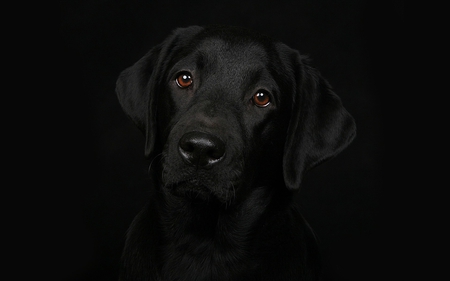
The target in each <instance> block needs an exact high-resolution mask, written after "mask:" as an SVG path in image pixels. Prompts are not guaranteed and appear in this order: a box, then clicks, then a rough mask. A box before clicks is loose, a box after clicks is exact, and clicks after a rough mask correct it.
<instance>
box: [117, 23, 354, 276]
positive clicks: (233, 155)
mask: <svg viewBox="0 0 450 281" xmlns="http://www.w3.org/2000/svg"><path fill="white" fill-rule="evenodd" d="M180 73H187V74H189V75H190V76H191V77H192V78H193V80H192V81H193V82H192V85H190V86H189V87H187V88H180V86H179V85H178V84H177V82H176V79H177V77H179V76H180ZM116 91H117V95H118V97H119V101H120V103H121V105H122V107H123V109H124V111H125V112H126V113H127V115H128V116H129V117H130V118H131V119H132V120H133V121H134V123H135V124H136V125H137V126H138V127H139V128H140V129H141V130H142V131H143V132H144V134H145V135H146V144H145V155H146V156H147V157H149V158H150V159H151V160H152V164H151V170H150V171H151V174H152V175H153V177H152V178H153V184H152V186H151V189H152V196H151V198H150V202H149V204H148V206H147V207H146V208H144V209H143V210H142V212H141V213H140V214H138V215H137V216H136V218H135V219H134V221H133V223H132V224H131V226H130V229H129V231H128V234H127V240H126V245H125V249H124V252H123V256H122V268H121V274H120V280H160V281H163V280H164V281H175V280H179V281H182V280H186V281H196V280H198V281H201V280H210V281H222V280H223V281H225V280H230V281H231V280H233V281H237V280H245V281H249V280H271V281H273V280H318V276H319V267H320V266H319V257H318V251H317V246H316V243H315V238H314V234H313V232H312V231H311V229H310V228H309V226H308V224H307V223H306V221H305V220H304V219H303V218H302V216H301V215H300V213H299V212H298V211H297V209H296V208H295V207H294V204H293V202H292V198H293V194H294V193H295V192H296V191H297V190H298V189H299V187H300V184H301V180H302V176H303V174H304V173H305V171H307V170H308V169H310V168H312V167H314V166H316V165H318V164H320V163H321V162H323V161H325V160H327V159H329V158H331V157H333V156H335V155H336V154H337V153H339V152H340V151H341V150H342V149H344V148H345V147H346V146H347V145H348V144H349V143H350V142H351V141H352V140H353V138H354V136H355V123H354V120H353V118H352V117H351V116H350V114H349V113H348V112H347V111H346V110H345V109H344V107H343V106H342V104H341V101H340V99H339V97H338V96H337V95H335V94H334V93H333V92H332V90H331V88H330V86H329V85H328V83H327V82H326V81H325V80H324V79H323V78H322V76H321V75H320V74H319V72H318V71H317V70H315V69H314V68H312V67H311V66H310V65H309V64H308V62H307V59H306V58H305V57H304V56H302V55H300V54H299V53H298V52H297V51H295V50H293V49H291V48H289V47H287V46H286V45H284V44H282V43H279V42H275V41H272V40H271V39H269V38H267V37H264V36H261V35H256V34H254V33H252V32H249V31H247V30H244V29H239V28H232V27H206V28H203V27H198V26H193V27H188V28H180V29H177V30H175V31H174V32H173V34H172V35H170V36H169V37H168V38H167V39H166V40H165V41H164V42H163V43H161V44H160V45H158V46H156V47H154V48H153V49H151V50H150V51H149V52H148V53H147V54H146V55H145V56H144V57H143V58H142V59H140V60H139V61H138V62H136V64H134V65H133V66H131V67H130V68H128V69H126V70H124V71H123V72H122V73H121V75H120V77H119V79H118V81H117V88H116ZM258 92H263V93H264V95H269V97H270V103H269V104H268V105H267V106H265V107H258V106H257V105H256V104H255V102H254V100H253V96H254V95H255V94H256V93H258Z"/></svg>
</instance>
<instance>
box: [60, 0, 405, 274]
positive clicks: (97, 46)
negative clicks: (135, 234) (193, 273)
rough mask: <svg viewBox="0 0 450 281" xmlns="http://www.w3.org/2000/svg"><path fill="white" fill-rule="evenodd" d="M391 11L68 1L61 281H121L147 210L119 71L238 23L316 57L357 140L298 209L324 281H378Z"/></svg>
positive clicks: (311, 182)
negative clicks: (318, 252) (205, 30)
mask: <svg viewBox="0 0 450 281" xmlns="http://www.w3.org/2000/svg"><path fill="white" fill-rule="evenodd" d="M377 3H378V2H377ZM388 3H389V4H386V5H382V4H373V3H370V2H369V1H333V0H328V1H326V0H321V1H303V0H293V1H261V0H259V1H242V0H240V1H235V0H233V1H194V0H192V1H187V0H184V1H180V0H171V1H134V0H133V1H113V0H103V1H93V0H84V1H81V0H79V1H64V2H62V3H61V24H60V33H61V43H62V50H63V51H64V52H63V55H62V56H61V58H60V63H61V67H60V68H59V70H60V72H61V73H60V75H61V81H62V84H63V85H62V87H61V93H60V94H61V96H64V99H63V100H61V102H62V103H63V104H62V105H61V106H62V108H67V109H68V110H70V113H68V114H66V115H65V117H64V118H66V119H67V120H68V121H69V122H68V123H66V122H64V124H70V125H64V126H70V129H69V130H67V131H68V132H70V133H69V134H70V140H71V142H70V146H71V155H70V157H71V159H70V162H71V163H77V164H72V166H71V169H72V170H71V171H70V179H69V180H66V182H68V183H69V185H68V187H65V188H67V189H68V190H69V191H67V192H66V193H64V195H62V196H63V197H62V198H61V201H63V202H64V204H63V205H64V206H63V207H61V208H60V209H59V210H58V211H57V212H58V213H59V214H62V219H58V220H55V224H56V226H57V227H59V228H60V229H61V233H62V235H61V242H62V243H61V244H59V247H60V249H59V250H60V253H59V255H58V258H57V259H58V262H57V268H58V269H59V270H58V272H57V273H58V275H59V277H60V279H62V280H116V279H117V274H118V262H119V258H120V255H121V250H122V247H123V245H124V238H125V232H126V230H127V228H128V226H129V224H130V223H131V221H132V219H133V217H134V216H135V215H136V214H137V212H138V211H139V210H140V209H141V207H142V206H143V204H144V202H145V200H146V196H147V191H148V181H147V174H146V173H147V172H146V171H147V167H148V164H149V163H148V162H147V160H145V159H144V156H143V153H144V137H143V136H142V135H141V133H140V132H139V131H138V129H137V128H136V127H134V125H133V124H132V122H131V121H129V120H128V119H127V117H126V116H125V114H124V113H123V112H122V110H121V108H120V106H119V104H118V101H117V99H116V96H115V92H114V88H115V81H116V78H117V76H118V75H119V73H120V71H122V70H123V69H125V68H126V67H128V66H130V65H132V64H133V63H134V62H135V61H137V60H138V59H139V58H140V57H141V56H143V55H144V54H145V53H146V52H147V51H148V50H149V49H150V48H151V47H152V46H154V45H156V44H158V43H159V42H161V41H162V40H163V39H164V38H165V37H166V36H167V35H168V34H169V33H170V32H171V30H173V29H174V28H176V27H184V26H188V25H193V24H195V25H205V24H229V25H238V26H244V27H248V28H251V29H254V30H255V31H259V32H262V33H265V34H267V35H269V36H272V37H274V38H276V39H278V40H280V41H282V42H284V43H286V44H288V45H289V46H291V47H293V48H295V49H298V50H299V51H300V52H301V53H303V54H309V55H310V56H311V57H312V59H313V60H312V61H313V64H314V65H315V66H316V67H317V68H318V69H319V70H320V71H321V72H322V74H323V76H324V77H326V78H327V80H328V81H329V82H330V84H331V85H332V86H333V87H334V89H335V92H336V93H337V94H338V95H339V96H340V97H341V98H342V100H343V103H344V106H345V107H346V108H347V109H348V111H349V112H350V113H351V114H352V115H353V116H354V118H355V119H356V123H357V137H356V139H355V141H354V142H353V143H352V144H351V145H350V146H349V147H348V148H347V149H346V150H344V151H343V152H342V153H341V154H339V155H338V156H337V157H336V158H335V159H333V160H331V161H329V162H327V163H324V164H322V165H321V166H319V167H317V168H315V169H313V170H312V171H311V172H310V173H309V174H308V175H307V177H306V179H305V182H304V184H303V186H302V189H301V191H300V193H299V199H298V200H300V202H301V205H302V209H303V213H304V215H305V217H306V218H307V220H308V221H309V222H310V224H311V225H312V227H313V228H314V229H315V231H316V233H317V236H318V238H319V243H320V247H321V249H322V254H323V259H324V263H325V280H380V276H383V275H384V274H385V273H386V267H387V264H386V263H387V261H392V260H391V259H389V258H388V257H389V254H385V251H386V246H385V245H386V242H387V236H386V235H385V232H386V228H385V225H384V224H385V222H384V219H385V216H386V214H385V212H386V211H385V208H384V204H386V200H385V197H386V191H387V188H385V186H384V184H385V182H386V177H387V176H386V173H387V168H386V166H385V164H386V161H385V157H384V156H385V152H384V151H385V145H386V141H385V140H386V139H387V132H386V130H385V125H386V120H387V111H386V110H388V109H389V108H388V107H387V106H386V100H388V99H389V97H391V96H392V95H393V94H394V93H393V89H392V87H390V86H389V84H388V82H387V81H389V80H392V78H393V76H394V75H395V71H396V70H395V69H396V67H398V64H396V60H395V58H396V56H397V53H398V52H399V47H398V43H399V36H400V33H401V31H402V30H401V20H402V14H403V5H402V4H401V3H397V2H395V1H390V2H388ZM388 65H389V67H387V66H388ZM62 141H64V140H62ZM386 258H387V259H386Z"/></svg>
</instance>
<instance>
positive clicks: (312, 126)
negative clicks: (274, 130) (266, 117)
mask: <svg viewBox="0 0 450 281" xmlns="http://www.w3.org/2000/svg"><path fill="white" fill-rule="evenodd" d="M294 68H295V69H296V74H295V76H296V77H295V78H296V80H297V81H296V90H295V94H294V101H293V109H292V115H291V120H290V123H289V127H288V133H287V136H288V137H287V140H286V144H285V147H284V155H283V173H284V180H285V183H286V186H287V187H288V189H290V190H295V189H298V188H299V187H300V184H301V181H302V178H303V175H304V173H305V172H306V171H308V170H309V169H311V168H313V167H315V166H317V165H319V164H320V163H322V162H323V161H325V160H327V159H330V158H332V157H334V156H335V155H337V154H338V153H339V152H341V151H342V150H343V149H344V148H345V147H347V145H349V144H350V143H351V142H352V140H353V139H354V138H355V135H356V125H355V121H354V119H353V117H352V116H351V115H350V114H349V113H348V112H347V110H346V109H345V108H344V107H343V105H342V102H341V99H340V98H339V97H338V96H337V95H336V94H335V93H334V92H333V91H332V90H331V87H330V85H329V84H328V82H327V81H326V80H325V79H324V78H323V77H322V76H321V75H320V73H319V72H318V71H317V70H316V69H314V68H312V67H311V66H309V65H308V63H307V61H306V58H305V57H302V56H300V55H299V54H298V53H296V55H295V59H294Z"/></svg>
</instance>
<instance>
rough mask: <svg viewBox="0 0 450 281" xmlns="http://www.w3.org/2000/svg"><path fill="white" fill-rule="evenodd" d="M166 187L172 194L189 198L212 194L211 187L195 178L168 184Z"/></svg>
mask: <svg viewBox="0 0 450 281" xmlns="http://www.w3.org/2000/svg"><path fill="white" fill-rule="evenodd" d="M166 188H167V190H168V191H169V192H170V193H171V194H172V195H174V196H177V197H184V198H190V199H207V198H208V197H210V196H211V195H212V191H211V189H210V188H209V187H207V186H206V185H204V184H201V182H200V181H199V180H198V179H197V178H191V179H188V180H184V181H180V182H177V183H173V184H169V185H167V186H166Z"/></svg>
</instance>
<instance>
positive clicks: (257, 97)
mask: <svg viewBox="0 0 450 281" xmlns="http://www.w3.org/2000/svg"><path fill="white" fill-rule="evenodd" d="M253 103H254V104H255V105H256V106H257V107H266V106H268V105H269V103H270V97H269V94H268V93H267V92H265V91H258V92H257V93H256V94H254V95H253Z"/></svg>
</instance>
